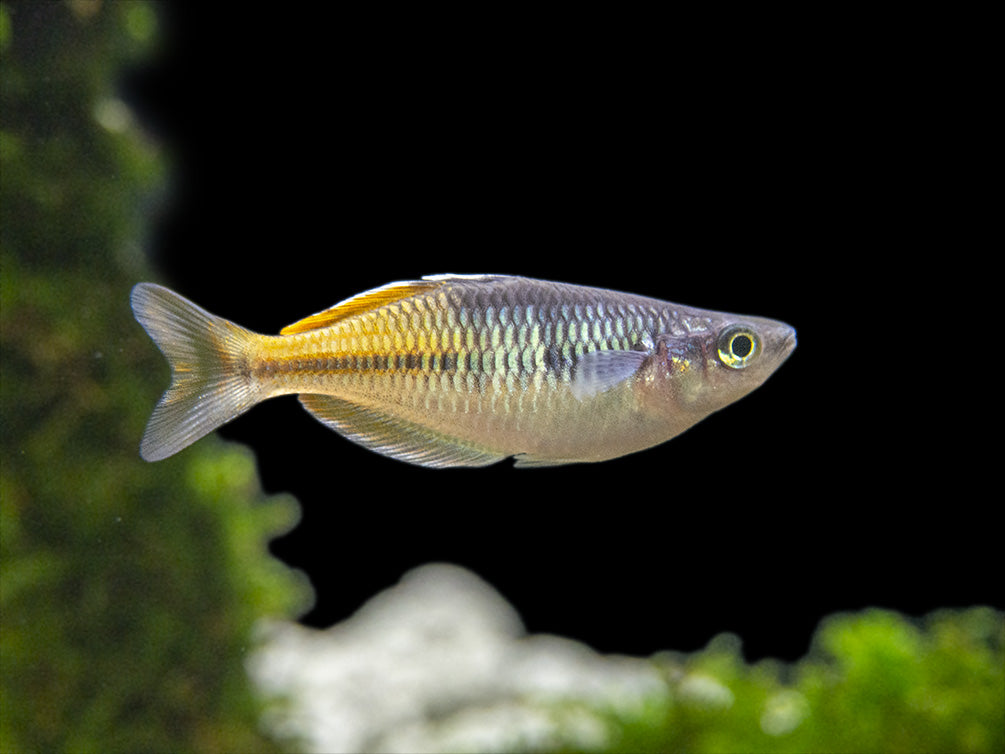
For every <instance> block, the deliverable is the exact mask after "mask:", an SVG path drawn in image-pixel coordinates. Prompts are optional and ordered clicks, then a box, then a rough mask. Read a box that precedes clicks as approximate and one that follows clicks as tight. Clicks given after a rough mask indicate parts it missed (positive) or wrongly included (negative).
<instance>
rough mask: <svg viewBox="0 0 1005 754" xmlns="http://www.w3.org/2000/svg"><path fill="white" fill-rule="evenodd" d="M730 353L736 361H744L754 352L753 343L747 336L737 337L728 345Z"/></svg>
mask: <svg viewBox="0 0 1005 754" xmlns="http://www.w3.org/2000/svg"><path fill="white" fill-rule="evenodd" d="M729 349H730V351H732V352H733V355H734V356H735V357H736V358H738V359H745V358H747V357H748V356H749V355H750V352H751V351H753V350H754V342H753V341H752V340H751V339H750V336H749V335H737V336H736V337H735V338H733V341H732V342H731V343H730V344H729Z"/></svg>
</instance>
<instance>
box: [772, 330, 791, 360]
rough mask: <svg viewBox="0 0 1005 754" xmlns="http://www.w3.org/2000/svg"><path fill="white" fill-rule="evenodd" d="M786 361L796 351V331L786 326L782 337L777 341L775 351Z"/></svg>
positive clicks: (781, 334)
mask: <svg viewBox="0 0 1005 754" xmlns="http://www.w3.org/2000/svg"><path fill="white" fill-rule="evenodd" d="M773 350H774V351H775V352H776V353H777V354H778V356H779V357H780V358H781V359H782V360H783V361H784V360H785V359H787V358H789V356H790V355H791V354H792V352H793V351H794V350H796V329H795V328H794V327H789V326H788V325H786V326H785V327H784V329H782V331H781V333H780V337H779V338H778V339H777V340H776V341H775V346H774V349H773Z"/></svg>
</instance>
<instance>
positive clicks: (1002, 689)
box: [550, 607, 1005, 754]
mask: <svg viewBox="0 0 1005 754" xmlns="http://www.w3.org/2000/svg"><path fill="white" fill-rule="evenodd" d="M655 661H656V662H657V663H658V664H659V665H660V667H661V668H662V670H663V673H664V677H665V678H666V688H665V691H664V693H662V694H659V695H655V696H652V697H651V698H649V699H648V700H647V701H646V702H645V703H644V704H642V705H640V706H639V707H638V709H637V711H636V712H635V713H633V714H630V715H626V714H625V713H624V712H621V713H618V714H615V713H613V712H611V711H609V710H594V714H597V715H598V717H599V719H600V720H601V721H602V722H603V724H604V727H605V728H606V730H607V738H606V742H605V744H604V745H603V746H602V747H600V748H599V749H598V750H601V751H607V752H665V751H688V752H699V753H700V752H739V751H742V752H777V753H779V754H788V753H790V752H791V753H795V752H915V753H916V752H974V753H977V752H987V753H988V754H991V753H992V752H1001V751H1005V615H1003V614H1002V613H1000V612H997V611H995V610H992V609H990V608H980V607H979V608H972V609H969V610H958V611H950V610H945V611H939V612H936V613H934V614H932V615H930V616H928V617H927V618H926V619H925V620H924V621H923V622H920V621H919V622H916V621H912V620H909V619H908V618H905V617H904V616H902V615H899V614H897V613H894V612H889V611H884V610H868V611H865V612H862V613H856V614H848V615H835V616H833V617H831V618H829V619H828V620H826V621H824V623H823V624H822V625H821V626H820V628H819V629H818V631H817V633H816V635H815V637H814V642H813V648H812V650H811V652H810V653H809V655H808V656H807V657H806V658H804V659H803V660H801V661H799V662H797V663H795V664H793V665H785V664H782V663H779V662H776V661H764V662H759V663H756V664H752V665H751V664H747V663H746V662H745V661H744V659H743V654H742V652H741V645H740V640H739V639H738V638H737V637H735V636H732V635H723V636H719V637H717V638H716V639H714V640H713V641H712V642H711V643H710V644H709V646H708V647H707V648H706V649H705V650H703V651H700V652H696V653H694V654H693V655H676V654H666V655H662V656H660V657H657V658H656V659H655ZM558 748H559V749H560V750H561V747H558ZM583 748H584V747H583V745H582V742H579V741H575V740H570V741H569V742H568V750H570V751H573V750H582V749H583ZM550 750H554V747H551V749H550Z"/></svg>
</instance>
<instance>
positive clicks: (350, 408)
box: [300, 394, 506, 468]
mask: <svg viewBox="0 0 1005 754" xmlns="http://www.w3.org/2000/svg"><path fill="white" fill-rule="evenodd" d="M300 402H301V403H302V404H303V406H304V408H306V409H307V410H308V411H309V412H310V413H311V414H312V415H313V416H314V418H316V419H317V420H318V421H320V422H321V423H322V424H324V425H325V426H327V427H328V428H329V429H333V430H335V431H336V432H338V433H339V434H340V435H342V436H343V437H345V438H347V439H349V440H352V441H353V442H355V443H357V444H359V445H362V446H363V447H364V448H368V449H369V450H372V451H374V452H376V453H380V454H381V455H385V456H389V457H390V458H395V459H397V460H399V461H405V462H406V463H413V464H416V465H418V466H426V467H429V468H447V467H450V466H488V465H490V464H493V463H496V462H498V461H501V460H502V459H503V458H505V457H506V456H505V454H502V453H499V452H497V451H493V450H490V449H488V448H485V447H482V446H479V445H476V444H474V443H469V442H466V441H464V440H460V439H458V438H456V437H452V436H450V435H446V434H444V433H442V432H437V431H436V430H433V429H429V428H428V427H424V426H422V425H420V424H416V423H415V422H410V421H408V420H406V419H401V418H399V417H396V416H392V415H391V414H389V413H387V412H385V411H381V410H379V409H374V408H367V407H365V406H359V405H357V404H355V403H351V402H350V401H346V400H342V399H341V398H335V397H333V396H330V395H313V394H305V395H301V396H300Z"/></svg>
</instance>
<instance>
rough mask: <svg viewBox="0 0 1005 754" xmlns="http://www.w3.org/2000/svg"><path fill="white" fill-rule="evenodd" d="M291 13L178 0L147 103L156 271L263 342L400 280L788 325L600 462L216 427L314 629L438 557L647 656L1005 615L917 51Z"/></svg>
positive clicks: (278, 404)
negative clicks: (294, 576)
mask: <svg viewBox="0 0 1005 754" xmlns="http://www.w3.org/2000/svg"><path fill="white" fill-rule="evenodd" d="M294 7H295V10H294V11H278V12H277V11H271V12H269V13H262V14H258V13H255V12H243V11H242V13H241V14H240V15H239V14H237V13H236V12H235V11H233V10H232V9H231V8H230V7H229V6H227V7H218V6H217V5H216V4H200V5H199V6H198V10H194V9H192V8H193V6H192V5H185V4H182V5H172V6H166V7H164V8H162V16H161V21H162V25H163V28H164V41H163V44H162V46H161V48H160V49H159V51H158V54H157V56H156V57H155V59H154V60H153V61H152V62H150V63H149V64H147V65H144V66H143V67H141V68H137V69H136V70H134V71H132V72H131V73H130V75H129V76H127V77H126V78H125V80H124V81H123V95H124V96H125V98H126V99H127V100H128V101H129V102H130V103H131V104H133V106H134V107H135V109H136V111H137V112H138V114H139V118H140V121H141V122H142V124H143V126H144V128H145V129H146V130H147V131H149V133H150V134H151V136H152V138H153V139H154V140H155V141H157V142H158V143H159V144H160V145H161V146H162V147H163V148H164V149H165V150H166V152H167V154H168V156H169V158H170V160H171V164H172V176H171V184H170V192H169V196H168V198H167V200H166V201H165V203H164V205H163V206H162V207H160V208H159V210H158V211H157V212H156V214H155V218H154V219H155V230H156V232H155V234H154V236H153V237H152V239H151V249H152V253H153V256H154V263H155V268H156V271H157V273H158V279H159V281H160V282H164V283H166V284H168V285H171V286H172V287H175V288H177V289H178V290H179V291H180V292H181V293H183V294H185V295H186V296H188V297H190V298H192V299H193V300H195V301H196V302H198V303H199V304H201V305H202V306H204V307H206V308H207V309H209V310H210V311H213V312H214V313H218V314H221V315H223V316H226V317H228V318H231V319H233V320H235V321H236V322H238V323H240V324H242V325H245V326H247V327H250V328H252V329H255V330H258V331H260V332H266V333H272V332H278V330H279V329H280V328H281V327H283V326H284V325H286V324H289V323H290V322H293V321H295V320H297V319H299V318H301V317H303V316H305V315H307V314H310V313H312V312H314V311H317V310H319V309H323V308H325V307H327V306H329V305H330V304H333V303H335V302H336V301H338V300H340V299H342V298H345V297H347V296H349V295H351V294H354V293H357V292H360V291H362V290H365V289H367V288H370V287H373V286H377V285H380V284H382V283H385V282H388V281H390V280H399V279H409V278H415V277H419V276H421V275H425V274H433V273H443V272H457V273H476V272H498V273H511V274H521V275H527V276H531V277H540V278H547V279H556V280H563V281H567V282H576V283H583V284H588V285H597V286H603V287H609V288H614V289H620V290H627V291H631V292H635V293H641V294H645V295H650V296H654V297H658V298H664V299H668V300H672V301H677V302H680V303H684V304H690V305H694V306H700V307H703V308H710V309H720V310H726V311H736V312H742V313H748V314H757V315H763V316H769V317H774V318H777V319H782V320H785V321H787V322H789V323H790V324H792V325H793V326H795V327H796V328H797V330H798V337H799V346H798V348H797V349H796V351H795V353H794V355H793V356H792V358H791V359H790V360H789V361H788V362H787V363H786V364H785V365H784V366H783V367H782V368H781V369H780V370H779V372H778V373H777V374H776V375H775V376H773V377H772V378H771V379H770V380H769V381H768V383H766V384H765V385H764V386H763V387H762V388H761V389H759V390H758V391H757V392H755V393H754V394H752V395H751V396H749V397H748V398H746V399H744V400H743V401H741V402H740V403H738V404H736V405H734V406H731V407H729V408H728V409H726V410H724V411H722V412H721V413H719V414H716V415H714V416H712V417H711V418H709V419H707V420H706V421H705V422H703V423H701V424H700V425H698V426H697V427H695V428H693V429H692V430H690V431H688V432H687V433H686V434H685V435H683V436H681V437H679V438H677V439H675V440H673V441H671V442H670V443H668V444H666V445H663V446H660V447H657V448H654V449H651V450H649V451H647V452H644V453H639V454H637V455H633V456H629V457H626V458H622V459H618V460H615V461H611V462H608V463H603V464H597V465H577V466H570V467H565V468H555V469H541V470H516V469H513V468H512V466H511V464H510V463H509V462H505V463H502V464H499V465H497V466H494V467H491V468H488V469H481V470H454V471H439V472H431V471H428V470H425V469H419V468H413V467H410V466H408V465H405V464H401V463H397V462H394V461H391V460H388V459H385V458H382V457H379V456H377V455H375V454H372V453H370V452H368V451H365V450H363V449H360V448H358V447H356V446H355V445H353V444H351V443H349V442H347V441H345V440H343V439H342V438H340V437H338V436H337V435H335V434H334V433H332V432H330V431H328V430H326V429H325V428H323V427H322V426H321V425H320V424H318V423H317V422H316V421H315V420H314V419H312V418H311V417H310V416H309V415H308V414H307V413H306V412H304V411H303V410H302V409H301V408H300V407H299V405H298V404H297V402H296V400H295V399H294V398H292V397H289V398H283V399H277V400H274V401H270V402H267V403H265V404H263V405H261V406H259V407H257V408H255V409H254V410H253V411H252V412H250V413H249V414H247V415H245V416H243V417H241V418H240V419H238V420H236V421H234V422H233V423H232V424H231V425H229V426H227V427H226V428H224V429H223V430H221V434H222V435H223V436H225V437H227V438H230V439H233V440H237V441H240V442H244V443H247V444H248V445H250V446H251V447H252V448H253V449H254V451H255V453H256V455H257V458H258V464H259V468H260V473H261V477H262V480H263V484H264V486H265V488H266V489H267V490H268V491H270V492H291V493H293V494H295V495H296V496H297V498H298V499H299V501H300V503H301V505H302V508H303V519H302V521H301V523H300V524H299V525H298V527H297V528H296V529H295V530H294V531H292V532H291V533H290V534H288V535H286V536H284V537H282V538H280V539H278V540H276V541H275V542H274V543H273V545H272V549H273V552H274V553H275V554H276V555H278V556H279V557H280V558H282V559H283V560H284V561H286V562H287V563H289V564H290V565H293V566H296V567H298V568H302V569H304V570H305V571H306V572H307V573H308V574H309V576H310V578H311V580H312V582H313V584H314V587H315V589H316V592H317V604H316V606H315V608H314V609H313V610H312V611H311V612H310V613H309V614H308V615H306V616H304V618H303V621H304V622H305V623H307V624H309V625H313V626H327V625H331V624H332V623H334V622H336V621H339V620H342V619H344V618H346V617H348V616H349V615H350V614H351V613H352V612H353V611H354V610H355V609H356V608H358V607H359V606H360V605H361V604H362V603H363V602H364V601H365V600H366V599H367V598H369V597H370V596H372V595H373V594H375V593H376V592H377V591H379V590H381V589H383V588H386V587H388V586H390V585H392V584H393V583H394V582H396V581H397V579H398V578H399V577H400V576H401V575H402V573H403V572H405V571H406V570H408V569H410V568H412V567H415V566H417V565H420V564H423V563H427V562H431V561H448V562H453V563H457V564H460V565H463V566H465V567H467V568H469V569H471V570H473V571H474V572H475V573H477V574H478V575H480V576H481V577H482V578H484V579H485V580H486V581H488V582H489V583H490V584H492V585H493V586H494V587H496V588H497V589H499V590H500V591H501V592H502V594H503V596H504V597H505V598H506V599H508V600H509V601H510V602H511V603H512V604H513V605H514V606H515V607H516V608H517V610H518V611H519V612H520V614H521V616H522V617H523V619H524V621H525V623H526V625H527V627H528V629H529V630H530V631H533V632H551V633H557V634H561V635H565V636H569V637H573V638H577V639H581V640H583V641H585V642H587V643H589V644H590V645H591V646H593V647H595V648H596V649H599V650H602V651H617V652H627V653H634V654H649V653H652V652H655V651H657V650H660V649H680V650H692V649H696V648H698V647H701V646H703V645H704V644H705V643H707V641H708V640H709V639H710V638H711V637H712V636H714V635H715V634H717V633H719V632H722V631H733V632H736V633H738V634H740V635H741V637H742V638H743V640H744V647H745V651H746V653H747V655H748V656H749V657H751V658H759V657H763V656H768V655H771V656H779V657H783V658H795V657H798V656H800V655H802V654H803V653H805V651H806V650H807V648H808V642H809V639H810V636H811V634H812V631H813V629H814V627H815V626H816V625H817V623H818V622H819V620H820V619H821V618H822V617H823V616H825V615H828V614H831V613H833V612H835V611H842V610H851V609H859V608H863V607H867V606H881V607H889V608H894V609H897V610H901V611H904V612H907V613H909V614H923V613H926V612H928V611H931V610H933V609H935V608H938V607H945V606H964V605H970V604H974V603H991V604H997V605H999V606H1005V603H1003V600H1002V594H1001V590H1000V585H999V583H998V582H997V580H996V579H995V578H994V574H995V572H996V569H997V567H998V565H997V564H998V558H997V557H995V555H994V553H993V552H992V548H993V547H997V546H998V545H999V543H1000V536H999V535H998V534H994V533H993V532H1000V527H999V525H997V524H995V525H994V526H992V525H991V523H990V521H989V520H988V518H989V515H990V514H991V510H992V508H991V505H992V501H993V498H994V495H993V493H990V492H982V491H981V489H982V488H981V486H980V485H979V484H978V483H977V478H978V476H979V475H980V473H981V471H982V469H983V466H982V462H981V461H979V460H978V459H977V457H976V454H973V453H970V452H968V448H969V445H970V438H971V435H972V431H971V430H967V429H965V427H964V426H963V425H962V424H960V423H958V422H957V419H958V418H961V417H963V416H966V415H968V408H969V406H968V396H969V395H970V393H969V392H968V391H969V388H968V385H970V382H969V381H968V379H967V377H966V374H967V373H966V371H965V369H966V367H965V366H964V363H965V362H966V360H967V359H966V358H965V349H964V348H963V347H961V346H957V345H956V341H955V340H952V339H947V337H946V336H944V335H943V330H942V326H943V325H945V324H946V323H947V322H948V323H953V322H958V321H959V317H958V313H957V312H956V311H955V310H953V308H952V307H950V306H947V305H946V302H945V300H946V296H945V295H944V292H945V281H940V280H939V275H937V276H935V277H931V276H927V275H926V276H925V277H924V278H922V277H920V276H919V273H922V272H924V273H927V272H931V271H933V267H937V266H938V265H939V264H942V262H941V261H933V260H944V259H945V258H946V256H947V254H961V253H965V250H964V249H961V248H960V246H959V245H951V244H950V243H949V242H950V237H951V236H953V234H954V233H955V232H956V230H957V229H958V227H959V225H960V224H961V223H960V217H959V215H960V213H961V212H962V211H963V210H962V209H961V207H960V206H959V204H957V202H958V199H956V198H955V197H956V195H955V190H954V189H953V188H952V187H953V186H954V185H957V184H958V181H955V180H954V179H955V178H956V177H957V176H956V175H955V172H954V171H955V170H956V167H955V166H956V163H957V160H956V157H957V155H956V154H955V153H953V152H952V150H951V149H947V148H946V147H945V144H944V142H943V140H941V139H939V138H933V137H934V136H935V132H936V131H937V130H938V129H937V128H936V127H935V126H934V125H933V121H932V120H931V119H930V118H926V117H916V116H918V115H928V113H927V112H919V108H920V110H922V111H924V110H926V106H925V105H924V104H923V103H919V100H918V99H917V98H916V97H917V95H918V94H919V92H920V91H921V90H922V89H924V88H925V87H927V86H928V84H927V83H923V79H925V78H926V76H925V75H924V74H925V71H924V70H918V68H923V66H924V63H922V62H917V61H916V62H915V63H914V64H913V65H914V66H915V67H912V65H911V64H909V63H900V62H897V61H892V60H887V59H885V58H884V55H883V53H882V52H880V50H881V49H882V45H881V44H876V45H873V44H872V41H870V40H868V39H865V38H862V37H858V38H857V42H856V45H852V46H849V45H848V44H845V43H843V42H842V41H841V39H840V38H839V36H840V35H835V36H833V37H828V36H824V33H823V32H822V31H820V29H819V28H817V27H815V26H813V25H812V24H811V25H808V26H806V27H801V28H800V29H799V31H798V33H790V32H785V31H782V30H778V29H775V28H774V27H773V24H772V19H766V18H732V19H719V20H713V21H709V22H708V23H707V25H703V24H696V23H695V22H693V21H689V22H688V23H686V24H683V23H674V22H671V21H667V22H666V23H656V22H655V21H653V20H652V19H639V20H637V21H636V20H630V19H624V18H621V19H603V18H585V17H579V18H563V19H550V18H548V19H546V18H532V17H528V18H499V19H493V20H492V22H491V23H487V22H486V21H485V20H484V19H473V18H472V19H457V18H451V19H438V18H430V17H407V18H406V17H387V18H381V19H372V18H371V19H367V20H363V19H359V18H349V17H345V16H336V15H334V14H332V13H331V12H330V11H329V10H328V9H326V10H325V11H324V12H321V11H317V12H315V11H314V10H308V8H309V7H310V8H313V7H314V6H303V5H300V6H294ZM922 99H923V98H922ZM957 262H959V259H958V258H957ZM934 271H935V272H937V273H939V270H937V269H935V270H934ZM940 275H941V273H940ZM950 329H951V330H952V329H953V328H952V327H950ZM936 330H938V332H939V334H938V335H936V334H935V332H936ZM961 352H964V353H961ZM166 379H167V377H166V368H165V381H166ZM152 400H153V399H152ZM984 489H987V488H984ZM997 507H1000V500H998V502H997Z"/></svg>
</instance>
